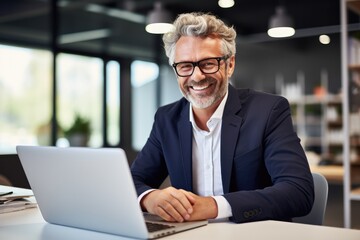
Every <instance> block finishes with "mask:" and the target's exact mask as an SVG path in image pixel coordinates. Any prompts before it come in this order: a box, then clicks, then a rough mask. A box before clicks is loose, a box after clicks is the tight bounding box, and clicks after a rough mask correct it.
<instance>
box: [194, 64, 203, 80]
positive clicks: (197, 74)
mask: <svg viewBox="0 0 360 240" xmlns="http://www.w3.org/2000/svg"><path fill="white" fill-rule="evenodd" d="M204 78H205V74H204V73H203V72H202V71H201V70H200V68H199V66H195V67H194V72H193V74H192V79H194V80H195V81H200V80H203V79H204Z"/></svg>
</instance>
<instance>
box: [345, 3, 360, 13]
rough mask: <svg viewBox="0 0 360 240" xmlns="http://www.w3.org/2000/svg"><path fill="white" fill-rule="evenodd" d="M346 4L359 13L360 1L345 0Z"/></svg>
mask: <svg viewBox="0 0 360 240" xmlns="http://www.w3.org/2000/svg"><path fill="white" fill-rule="evenodd" d="M347 6H348V8H349V9H350V10H352V11H354V12H355V13H357V14H360V2H359V1H357V0H347Z"/></svg>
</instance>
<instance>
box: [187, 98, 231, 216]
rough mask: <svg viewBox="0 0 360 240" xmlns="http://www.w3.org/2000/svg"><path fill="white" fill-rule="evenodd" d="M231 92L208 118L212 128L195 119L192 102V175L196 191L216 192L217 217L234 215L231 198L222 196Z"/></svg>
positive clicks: (199, 193) (200, 192)
mask: <svg viewBox="0 0 360 240" xmlns="http://www.w3.org/2000/svg"><path fill="white" fill-rule="evenodd" d="M227 97H228V94H227V93H226V95H225V97H224V99H223V100H222V101H221V103H220V105H219V107H218V108H217V109H216V111H215V112H214V114H213V115H212V116H211V117H210V119H209V120H208V121H207V123H206V125H207V127H208V129H209V131H204V130H201V129H200V128H199V127H198V126H197V125H196V122H195V119H194V115H193V111H192V106H191V104H190V115H189V116H190V122H191V123H192V127H193V141H192V175H193V189H194V193H195V194H198V195H200V196H212V197H213V198H214V199H215V201H216V203H217V205H218V216H217V218H226V217H231V216H232V211H231V207H230V204H229V203H228V201H227V200H226V199H225V198H224V197H223V196H222V195H223V194H224V192H223V186H222V178H221V156H220V149H221V146H220V145H221V123H222V115H223V112H224V108H225V103H226V100H227Z"/></svg>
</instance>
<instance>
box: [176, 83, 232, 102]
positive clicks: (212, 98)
mask: <svg viewBox="0 0 360 240" xmlns="http://www.w3.org/2000/svg"><path fill="white" fill-rule="evenodd" d="M227 85H228V80H225V81H220V82H219V81H216V80H215V79H214V78H210V77H207V78H205V79H204V80H201V81H200V82H195V81H192V80H191V81H189V83H187V84H185V85H184V88H181V93H182V95H183V96H184V97H185V98H186V99H187V100H188V101H189V102H190V103H191V104H192V105H193V106H194V107H196V108H200V109H205V108H208V107H210V106H212V105H213V104H215V103H216V102H218V101H219V100H220V99H222V98H223V97H224V96H225V94H226V91H227ZM203 86H208V87H210V88H211V87H213V88H214V89H213V90H212V92H211V93H205V94H196V93H194V92H191V91H190V90H189V89H190V88H192V87H199V88H201V87H203Z"/></svg>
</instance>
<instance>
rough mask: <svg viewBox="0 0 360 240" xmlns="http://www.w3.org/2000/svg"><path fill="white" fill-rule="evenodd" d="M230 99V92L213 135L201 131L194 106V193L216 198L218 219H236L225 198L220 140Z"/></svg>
mask: <svg viewBox="0 0 360 240" xmlns="http://www.w3.org/2000/svg"><path fill="white" fill-rule="evenodd" d="M227 97H228V93H226V95H225V97H224V99H223V100H222V101H221V103H220V105H219V107H218V108H217V109H216V111H215V112H214V114H213V115H212V116H211V118H210V119H209V120H208V121H207V124H206V125H207V127H208V128H209V130H210V131H209V132H207V131H204V130H201V129H200V128H199V127H198V126H197V125H196V122H195V120H194V114H193V111H192V105H191V104H190V122H191V123H192V126H193V142H192V175H193V189H194V193H195V194H197V195H199V196H211V197H213V198H214V199H215V201H216V204H217V207H218V215H217V217H216V219H220V218H227V217H231V216H232V211H231V206H230V204H229V202H228V201H227V200H226V199H225V198H224V197H223V196H222V195H223V194H224V191H223V186H222V178H221V157H220V149H221V146H220V143H221V141H220V139H221V123H222V115H223V112H224V108H225V103H226V100H227ZM154 190H155V189H149V190H147V191H145V192H143V193H142V194H141V195H140V196H139V197H138V201H139V203H140V201H141V199H142V198H143V197H144V196H145V195H146V194H148V193H149V192H151V191H154Z"/></svg>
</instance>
